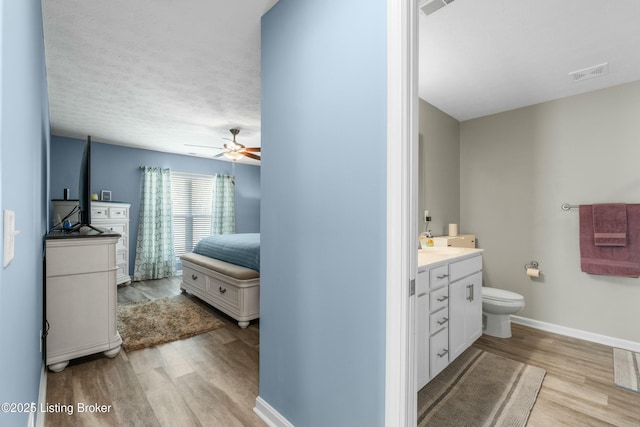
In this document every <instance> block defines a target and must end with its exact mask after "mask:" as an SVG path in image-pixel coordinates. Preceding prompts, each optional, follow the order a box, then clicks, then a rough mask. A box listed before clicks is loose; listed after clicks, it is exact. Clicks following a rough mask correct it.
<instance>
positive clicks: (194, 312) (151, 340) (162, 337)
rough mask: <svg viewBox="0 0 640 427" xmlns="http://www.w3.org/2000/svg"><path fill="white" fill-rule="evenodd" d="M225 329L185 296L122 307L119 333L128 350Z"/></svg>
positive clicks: (123, 345)
mask: <svg viewBox="0 0 640 427" xmlns="http://www.w3.org/2000/svg"><path fill="white" fill-rule="evenodd" d="M223 326H224V323H223V322H222V321H221V320H219V319H217V318H216V317H214V315H213V314H212V313H211V312H209V311H208V310H207V309H206V308H204V307H202V306H200V305H198V303H196V302H194V301H192V300H190V299H189V297H187V296H185V295H182V294H180V295H175V296H172V297H166V298H161V299H157V300H153V301H143V302H134V303H130V304H121V305H120V304H119V305H118V331H119V332H120V336H121V337H122V347H123V348H124V349H125V351H135V350H140V349H142V348H147V347H153V346H156V345H159V344H164V343H167V342H171V341H176V340H181V339H184V338H188V337H192V336H194V335H198V334H202V333H205V332H208V331H212V330H214V329H218V328H221V327H223Z"/></svg>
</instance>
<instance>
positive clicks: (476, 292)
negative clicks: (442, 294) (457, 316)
mask: <svg viewBox="0 0 640 427" xmlns="http://www.w3.org/2000/svg"><path fill="white" fill-rule="evenodd" d="M468 286H469V290H470V292H471V295H470V297H469V298H470V299H469V300H467V304H466V310H465V322H466V325H465V335H466V339H467V347H468V346H470V345H471V344H473V342H474V341H475V340H477V339H478V338H480V336H481V335H482V272H477V273H476V274H474V275H472V276H471V277H469V279H468Z"/></svg>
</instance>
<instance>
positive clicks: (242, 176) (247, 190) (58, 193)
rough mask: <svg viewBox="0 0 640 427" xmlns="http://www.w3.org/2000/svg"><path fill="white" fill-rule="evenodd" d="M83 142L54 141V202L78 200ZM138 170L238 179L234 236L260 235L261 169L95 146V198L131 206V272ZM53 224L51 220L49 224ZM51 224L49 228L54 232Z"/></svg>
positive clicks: (136, 209) (52, 142) (93, 179)
mask: <svg viewBox="0 0 640 427" xmlns="http://www.w3.org/2000/svg"><path fill="white" fill-rule="evenodd" d="M84 144H85V141H83V140H78V139H73V138H64V137H60V136H55V135H54V136H52V137H51V175H50V185H51V198H52V199H62V197H63V189H64V188H69V189H70V190H71V198H72V199H77V198H78V174H79V173H80V163H81V158H82V151H83V149H84ZM140 166H159V167H163V168H171V170H174V171H176V172H191V173H201V174H209V175H213V174H216V173H218V174H227V175H234V176H235V177H236V231H237V232H238V233H257V232H259V231H260V167H259V166H253V165H245V164H241V163H232V162H224V161H220V160H210V159H203V158H198V157H192V156H182V155H178V154H168V153H161V152H158V151H151V150H141V149H137V148H128V147H122V146H118V145H110V144H102V143H99V142H95V140H93V139H92V141H91V192H92V193H96V194H100V190H111V197H112V200H114V201H122V202H128V203H131V211H130V216H131V219H130V223H129V226H130V233H131V239H130V242H129V270H130V274H133V266H134V259H135V250H136V239H137V236H138V215H139V214H140V180H141V177H142V172H141V171H140ZM50 219H52V218H50ZM51 224H52V223H51V222H50V223H49V225H50V226H51Z"/></svg>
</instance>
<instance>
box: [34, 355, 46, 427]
mask: <svg viewBox="0 0 640 427" xmlns="http://www.w3.org/2000/svg"><path fill="white" fill-rule="evenodd" d="M46 403H47V366H46V365H45V363H44V360H43V361H42V371H41V372H40V389H39V390H38V408H42V407H43V406H44V405H46ZM44 417H45V413H44V412H40V411H37V413H36V419H35V427H44Z"/></svg>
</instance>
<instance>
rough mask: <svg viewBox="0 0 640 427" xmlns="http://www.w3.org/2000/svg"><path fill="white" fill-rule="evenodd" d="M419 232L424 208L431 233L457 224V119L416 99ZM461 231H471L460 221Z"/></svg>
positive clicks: (458, 189) (421, 230) (421, 228)
mask: <svg viewBox="0 0 640 427" xmlns="http://www.w3.org/2000/svg"><path fill="white" fill-rule="evenodd" d="M419 137H420V147H419V150H418V153H419V154H418V155H419V160H418V161H419V165H420V166H419V168H418V170H419V178H418V197H419V201H418V231H419V232H423V231H425V225H426V224H425V223H424V218H423V216H424V211H425V210H428V211H429V214H430V215H431V224H430V225H429V229H430V230H431V231H432V232H433V235H434V236H443V235H447V234H448V233H449V229H448V225H449V224H450V223H455V224H459V223H460V143H459V141H460V122H458V121H457V120H456V119H454V118H453V117H451V116H449V115H448V114H446V113H444V112H442V111H440V110H438V109H437V108H435V107H434V106H432V105H431V104H429V103H427V102H425V101H423V100H422V99H421V100H420V102H419ZM459 230H460V232H461V233H473V231H474V230H472V229H469V228H468V227H467V226H466V224H460V227H459Z"/></svg>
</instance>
